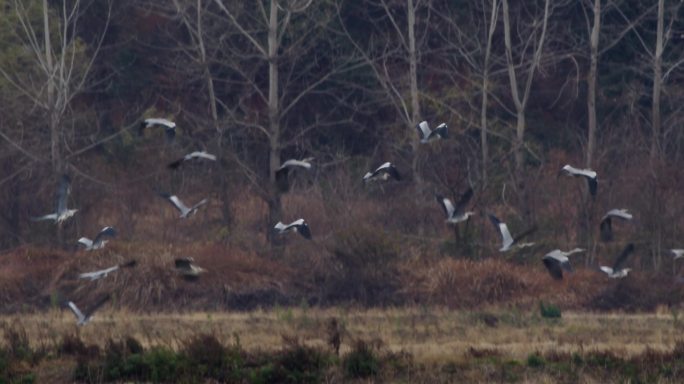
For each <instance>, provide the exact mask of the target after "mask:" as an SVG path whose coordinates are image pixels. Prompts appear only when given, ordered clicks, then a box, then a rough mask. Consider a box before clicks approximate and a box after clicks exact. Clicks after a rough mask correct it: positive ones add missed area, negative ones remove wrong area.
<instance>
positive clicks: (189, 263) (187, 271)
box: [174, 257, 206, 280]
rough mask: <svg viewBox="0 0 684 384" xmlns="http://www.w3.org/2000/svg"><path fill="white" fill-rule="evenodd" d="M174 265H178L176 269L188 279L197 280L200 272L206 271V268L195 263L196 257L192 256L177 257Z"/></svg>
mask: <svg viewBox="0 0 684 384" xmlns="http://www.w3.org/2000/svg"><path fill="white" fill-rule="evenodd" d="M174 265H175V266H176V271H178V273H180V274H181V275H182V276H183V277H184V278H185V279H188V280H196V279H198V278H199V275H200V274H202V273H204V272H206V269H204V268H202V267H199V266H197V265H195V259H193V258H192V257H182V258H178V259H175V260H174Z"/></svg>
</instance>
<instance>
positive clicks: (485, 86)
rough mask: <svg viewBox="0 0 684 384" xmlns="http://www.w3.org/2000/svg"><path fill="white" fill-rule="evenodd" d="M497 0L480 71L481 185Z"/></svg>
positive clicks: (484, 180) (485, 159) (485, 160)
mask: <svg viewBox="0 0 684 384" xmlns="http://www.w3.org/2000/svg"><path fill="white" fill-rule="evenodd" d="M498 10H499V5H498V3H497V0H492V14H491V17H490V19H489V27H488V29H487V47H486V48H485V57H484V64H483V71H482V106H481V109H480V146H481V149H482V171H481V172H482V186H483V188H484V187H486V185H487V166H488V165H489V147H488V143H487V103H488V102H487V99H488V97H489V94H488V92H489V56H490V54H491V51H492V38H493V37H494V31H495V30H496V19H497V15H498V14H499V12H498Z"/></svg>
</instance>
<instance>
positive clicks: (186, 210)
mask: <svg viewBox="0 0 684 384" xmlns="http://www.w3.org/2000/svg"><path fill="white" fill-rule="evenodd" d="M159 196H161V197H163V198H165V199H166V200H168V201H169V202H170V203H171V204H172V205H173V206H174V207H176V209H178V211H179V212H180V213H181V215H180V218H181V219H185V218H186V217H188V216H191V215H194V214H195V213H196V212H197V209H198V208H199V207H201V206H203V205H204V204H206V203H207V201H208V200H207V199H202V200H200V201H199V202H198V203H197V204H195V205H193V206H192V207H188V206H187V205H185V204H183V202H182V201H181V200H180V199H179V198H178V196H176V195H169V194H168V193H159Z"/></svg>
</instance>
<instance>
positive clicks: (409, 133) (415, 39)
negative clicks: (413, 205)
mask: <svg viewBox="0 0 684 384" xmlns="http://www.w3.org/2000/svg"><path fill="white" fill-rule="evenodd" d="M362 6H363V7H364V8H366V7H367V8H373V9H375V8H376V7H377V9H375V10H376V11H380V12H378V14H381V15H382V16H379V18H378V19H369V20H366V21H368V22H370V23H371V26H372V28H375V29H376V30H375V34H374V35H372V36H371V37H370V39H366V40H365V41H359V40H357V39H355V37H354V36H353V35H352V33H350V31H349V30H348V29H347V28H346V26H345V24H344V21H342V22H341V26H342V32H343V33H344V35H345V36H346V37H347V38H348V39H349V41H350V42H351V43H352V45H353V46H354V48H355V49H356V51H357V52H358V54H359V55H360V56H361V57H362V58H363V60H364V62H365V63H366V64H367V65H368V66H369V67H370V68H371V70H372V73H373V75H374V76H375V79H376V80H377V82H378V83H379V85H380V86H381V88H382V90H383V91H384V95H385V96H386V98H387V99H388V100H389V102H390V103H391V105H392V106H393V108H394V109H395V110H396V111H397V115H398V116H399V117H400V119H401V121H402V123H403V124H404V126H405V127H406V130H405V132H406V134H403V135H401V137H402V138H408V141H409V142H410V143H411V148H412V152H413V156H412V160H411V171H412V173H413V177H414V180H415V184H416V188H417V189H418V190H420V189H421V187H422V183H423V181H422V176H421V174H420V166H419V157H418V150H419V146H420V139H419V137H418V135H417V133H416V126H417V125H418V123H419V122H420V121H421V120H423V118H422V114H421V108H420V97H421V89H420V87H419V86H418V77H419V73H418V62H419V61H420V58H421V55H423V54H424V52H422V51H423V50H424V45H425V39H426V35H427V33H429V22H428V21H427V20H425V21H424V22H423V27H422V28H423V30H422V32H421V31H416V24H417V22H418V21H417V14H418V12H419V11H420V10H426V11H427V10H429V8H430V1H429V0H405V1H403V0H402V1H400V2H392V1H387V0H380V1H378V2H366V3H364V4H363V5H362ZM340 14H341V11H340V9H339V8H338V16H339V15H340ZM402 20H405V23H406V24H403V21H402ZM404 25H405V27H404ZM397 62H399V63H402V62H403V63H406V62H407V63H406V64H408V68H406V67H405V66H397V65H396V63H397ZM406 69H408V71H407V72H403V73H402V71H406ZM407 88H408V89H407ZM406 89H407V90H408V92H406V91H405V90H406Z"/></svg>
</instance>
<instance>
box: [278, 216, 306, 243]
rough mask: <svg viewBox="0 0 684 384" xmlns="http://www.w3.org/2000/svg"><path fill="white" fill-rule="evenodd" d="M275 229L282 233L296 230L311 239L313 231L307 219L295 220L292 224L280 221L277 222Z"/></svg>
mask: <svg viewBox="0 0 684 384" xmlns="http://www.w3.org/2000/svg"><path fill="white" fill-rule="evenodd" d="M273 229H275V230H276V232H278V234H280V235H282V234H284V233H287V232H290V231H294V232H297V233H299V234H300V235H302V236H303V237H304V238H305V239H308V240H311V231H310V230H309V225H308V224H307V223H306V221H304V219H299V220H295V221H293V222H291V223H290V224H283V223H281V222H280V221H279V222H278V223H276V225H275V226H274V227H273Z"/></svg>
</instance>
